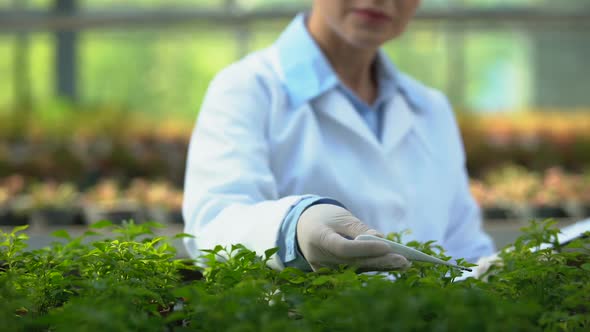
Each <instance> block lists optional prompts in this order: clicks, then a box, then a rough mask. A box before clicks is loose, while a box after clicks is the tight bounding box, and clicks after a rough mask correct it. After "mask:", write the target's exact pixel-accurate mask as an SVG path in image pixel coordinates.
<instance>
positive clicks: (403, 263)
mask: <svg viewBox="0 0 590 332" xmlns="http://www.w3.org/2000/svg"><path fill="white" fill-rule="evenodd" d="M361 234H370V235H376V236H380V237H383V235H381V234H379V233H378V232H377V231H376V230H374V229H370V228H369V227H368V226H367V225H365V224H363V223H362V222H361V221H360V220H359V219H357V218H356V217H355V216H353V215H352V214H351V213H350V212H349V211H348V210H346V209H344V208H342V207H340V206H337V205H332V204H318V205H313V206H311V207H310V208H308V209H307V210H305V212H303V214H302V215H301V217H300V218H299V221H298V223H297V242H298V243H299V248H300V249H301V253H302V254H303V256H304V257H305V259H306V260H307V261H308V262H309V264H310V265H311V268H312V269H313V270H314V271H316V270H318V269H319V268H322V267H335V266H338V265H339V264H347V265H353V266H356V267H358V269H359V270H360V271H387V270H395V269H404V268H407V267H408V266H410V263H409V262H408V260H406V258H404V257H403V256H400V255H396V254H393V253H392V252H391V248H390V247H389V246H388V245H387V244H385V243H382V242H379V241H357V240H352V239H354V238H355V237H357V236H358V235H361Z"/></svg>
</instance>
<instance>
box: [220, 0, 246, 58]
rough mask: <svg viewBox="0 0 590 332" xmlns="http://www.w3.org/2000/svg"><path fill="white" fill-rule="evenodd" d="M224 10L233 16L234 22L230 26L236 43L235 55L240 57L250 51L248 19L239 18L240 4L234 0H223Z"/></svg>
mask: <svg viewBox="0 0 590 332" xmlns="http://www.w3.org/2000/svg"><path fill="white" fill-rule="evenodd" d="M225 11H226V13H227V14H228V15H233V16H234V17H235V19H234V22H231V23H232V24H231V26H232V29H233V33H234V38H235V41H236V44H237V52H236V57H237V58H238V59H240V58H242V57H244V56H245V55H246V54H248V52H250V41H251V39H252V32H251V31H250V28H249V25H248V20H244V19H240V18H239V14H240V5H239V4H238V3H237V1H236V0H225Z"/></svg>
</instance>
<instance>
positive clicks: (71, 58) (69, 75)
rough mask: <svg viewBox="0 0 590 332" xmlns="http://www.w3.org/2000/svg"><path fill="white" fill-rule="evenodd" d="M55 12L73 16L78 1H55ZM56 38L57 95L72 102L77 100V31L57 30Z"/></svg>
mask: <svg viewBox="0 0 590 332" xmlns="http://www.w3.org/2000/svg"><path fill="white" fill-rule="evenodd" d="M54 4H55V7H54V10H55V12H56V14H59V15H73V14H75V11H76V0H55V3H54ZM55 37H56V56H55V61H56V64H55V65H56V73H57V82H56V87H57V91H56V93H57V95H58V97H60V98H64V99H67V100H70V101H76V100H77V89H76V81H77V80H76V78H77V70H76V69H77V47H76V44H77V40H78V32H77V31H76V30H61V29H60V30H57V31H56V33H55Z"/></svg>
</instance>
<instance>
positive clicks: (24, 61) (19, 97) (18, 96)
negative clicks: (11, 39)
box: [13, 0, 32, 112]
mask: <svg viewBox="0 0 590 332" xmlns="http://www.w3.org/2000/svg"><path fill="white" fill-rule="evenodd" d="M26 6H27V1H26V0H13V7H14V9H15V10H20V9H23V8H26ZM13 75H14V78H13V79H14V106H15V109H16V111H17V112H22V111H28V110H30V109H31V107H32V98H31V73H30V65H29V36H28V33H27V32H25V31H23V32H19V33H17V34H16V39H15V45H14V73H13Z"/></svg>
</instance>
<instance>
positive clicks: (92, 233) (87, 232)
mask: <svg viewBox="0 0 590 332" xmlns="http://www.w3.org/2000/svg"><path fill="white" fill-rule="evenodd" d="M82 235H83V236H99V235H102V234H100V233H98V232H94V231H86V232H84V234H82Z"/></svg>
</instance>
